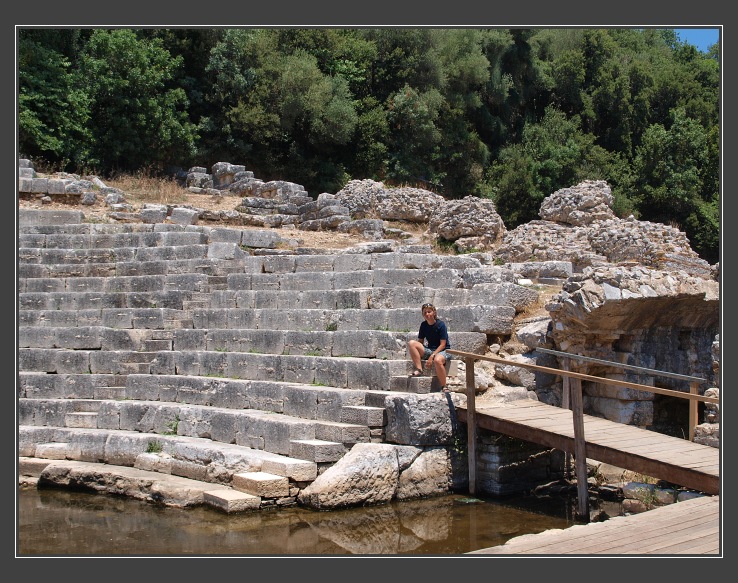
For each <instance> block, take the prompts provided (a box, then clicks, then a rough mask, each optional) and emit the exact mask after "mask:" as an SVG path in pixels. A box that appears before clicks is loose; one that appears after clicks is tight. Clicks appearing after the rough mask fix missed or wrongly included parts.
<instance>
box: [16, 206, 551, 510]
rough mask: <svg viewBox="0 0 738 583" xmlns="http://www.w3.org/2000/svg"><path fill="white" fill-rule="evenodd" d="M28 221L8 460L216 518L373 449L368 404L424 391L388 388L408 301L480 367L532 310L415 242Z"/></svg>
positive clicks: (379, 435) (282, 498) (424, 380)
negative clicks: (99, 475)
mask: <svg viewBox="0 0 738 583" xmlns="http://www.w3.org/2000/svg"><path fill="white" fill-rule="evenodd" d="M55 214H59V213H55ZM70 214H78V213H70ZM33 218H34V219H35V220H30V219H29V220H28V221H24V219H23V217H22V216H21V220H20V227H19V237H18V245H19V249H18V261H19V266H18V379H19V380H18V425H19V427H18V430H19V431H18V440H19V442H18V447H19V452H18V454H19V456H20V457H21V458H23V459H44V460H67V461H70V462H72V461H74V462H80V463H90V462H93V463H104V464H112V465H117V466H126V467H130V468H137V469H139V470H141V471H146V472H158V473H161V474H170V475H175V476H180V477H183V478H187V479H191V480H196V481H200V482H205V483H208V484H212V485H213V489H211V490H207V486H205V487H204V488H203V491H204V492H205V493H206V494H207V493H208V492H211V493H210V494H208V495H207V496H206V495H203V496H204V497H203V501H205V502H206V503H211V504H212V505H214V506H216V507H219V508H222V509H226V510H229V511H230V510H233V509H237V510H240V509H245V508H256V507H265V506H270V505H274V504H280V505H284V504H290V503H294V502H295V499H296V496H297V493H298V492H299V491H300V489H302V488H304V487H306V486H307V485H308V484H309V483H311V482H312V481H313V480H314V479H315V478H316V477H317V476H318V475H319V474H320V473H322V472H323V471H325V470H326V469H327V468H328V467H330V466H331V465H333V464H334V463H335V462H337V461H338V460H340V459H341V458H342V457H343V456H344V455H345V454H346V452H347V451H348V450H350V449H351V447H352V446H353V445H354V444H356V443H371V442H374V443H382V442H385V440H386V437H387V433H386V426H387V423H388V419H387V410H386V406H387V399H396V398H400V399H402V398H407V396H411V395H429V394H431V393H435V392H438V390H439V386H438V382H437V379H436V378H435V376H433V375H432V374H430V373H428V374H426V375H424V376H421V377H417V378H409V377H408V376H407V375H408V373H409V372H410V370H411V368H412V367H411V363H410V361H409V360H408V358H407V356H406V352H405V343H406V341H407V340H408V339H409V338H413V337H415V336H416V333H417V328H418V326H419V324H420V321H421V316H420V309H419V306H420V305H421V304H422V303H424V302H428V301H430V302H433V303H435V304H436V305H437V306H439V315H440V317H441V318H442V319H443V320H444V321H446V323H447V324H448V326H449V330H450V331H451V334H452V339H453V346H454V348H457V349H460V350H465V351H469V352H475V353H480V354H481V353H484V352H485V350H486V348H487V344H488V335H491V336H495V337H500V336H505V335H508V336H509V335H510V334H511V332H512V326H513V318H514V316H515V314H516V313H517V312H518V311H520V310H522V309H523V308H524V307H525V306H526V305H527V304H529V303H531V302H533V301H535V300H536V299H537V292H535V291H533V290H532V289H530V288H528V287H524V286H520V285H518V284H516V283H515V280H516V277H515V274H514V273H513V272H512V271H510V270H509V269H505V268H502V267H496V266H491V265H486V264H484V263H483V261H482V259H480V258H478V257H473V256H440V255H435V254H433V253H432V252H431V250H430V249H427V248H425V247H420V246H418V247H412V246H407V247H405V248H400V249H394V248H393V247H388V246H387V245H383V244H375V245H367V246H366V248H354V249H351V250H347V251H343V250H341V251H339V250H315V249H305V248H297V249H291V250H283V249H276V248H275V238H274V235H273V233H272V232H270V231H269V230H265V231H257V230H238V229H213V228H210V227H198V226H187V227H184V226H181V225H174V224H162V223H158V224H150V225H147V224H136V223H123V224H85V223H81V222H75V221H72V222H70V223H68V224H53V223H54V222H55V221H52V220H42V221H40V222H39V221H38V219H37V217H35V216H34V217H33ZM67 218H68V217H64V216H63V217H61V218H60V220H57V221H56V222H57V223H63V222H64V220H67ZM456 365H457V363H456V362H455V361H453V360H452V361H451V362H450V363H449V364H448V365H447V366H448V373H449V375H450V376H451V377H453V376H455V375H456ZM439 397H440V394H439ZM403 445H420V444H413V443H407V444H403ZM427 445H429V444H427V443H423V444H422V446H427ZM436 445H448V444H436ZM26 463H28V464H30V462H26ZM60 463H61V462H60ZM30 465H32V464H30ZM59 471H61V470H59ZM68 471H71V470H68ZM216 486H217V488H216ZM234 491H235V492H237V493H234ZM208 500H209V502H208Z"/></svg>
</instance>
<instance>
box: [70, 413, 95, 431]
mask: <svg viewBox="0 0 738 583" xmlns="http://www.w3.org/2000/svg"><path fill="white" fill-rule="evenodd" d="M64 427H86V428H92V429H96V428H97V413H93V412H91V411H90V412H87V411H80V412H76V413H66V414H65V415H64Z"/></svg>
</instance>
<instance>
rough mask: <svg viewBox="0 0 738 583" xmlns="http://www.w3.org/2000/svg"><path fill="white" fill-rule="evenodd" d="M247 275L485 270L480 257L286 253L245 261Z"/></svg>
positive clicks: (337, 252)
mask: <svg viewBox="0 0 738 583" xmlns="http://www.w3.org/2000/svg"><path fill="white" fill-rule="evenodd" d="M244 264H245V271H246V272H247V273H271V274H275V273H295V272H310V271H334V272H345V271H360V270H374V269H406V270H428V269H444V268H447V269H467V268H477V267H482V266H483V265H484V263H483V262H482V260H481V259H480V258H479V257H473V256H471V255H462V256H460V255H439V254H435V253H432V252H430V251H427V252H406V251H404V250H403V251H389V252H381V253H360V252H358V253H357V250H356V249H351V250H349V251H347V250H335V251H327V252H325V253H320V254H313V253H285V254H279V255H256V254H255V255H252V256H250V257H247V258H246V259H245V260H244Z"/></svg>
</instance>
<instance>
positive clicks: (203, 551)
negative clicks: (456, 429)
mask: <svg viewBox="0 0 738 583" xmlns="http://www.w3.org/2000/svg"><path fill="white" fill-rule="evenodd" d="M17 502H18V514H17V518H18V534H17V555H18V556H29V555H34V556H35V555H45V556H123V555H125V556H176V555H255V556H258V555H261V556H271V555H316V556H330V555H458V554H463V553H466V552H469V551H472V550H477V549H480V548H485V547H491V546H496V545H500V544H503V543H505V542H506V541H507V540H509V539H510V538H513V537H515V536H519V535H522V534H528V533H536V532H541V531H544V530H547V529H551V528H568V527H569V526H572V525H573V524H575V521H574V519H573V516H574V507H575V505H576V500H574V501H572V500H568V499H564V498H546V499H537V498H532V497H526V498H516V499H506V500H504V501H499V500H484V499H478V498H469V497H464V496H461V495H449V496H443V497H440V498H430V499H423V500H413V501H403V502H398V503H391V504H386V505H382V506H373V507H365V508H353V509H347V510H338V511H336V510H333V511H330V512H326V511H322V512H320V511H314V510H309V509H305V508H300V507H291V508H280V509H275V510H260V511H254V512H247V513H240V514H232V515H227V514H225V513H222V512H220V511H218V510H215V509H213V508H211V507H208V506H202V507H196V508H190V509H178V508H165V507H162V506H157V505H154V504H151V503H147V502H142V501H140V500H134V499H130V498H119V497H115V496H110V495H102V494H94V493H85V492H74V491H69V490H63V489H61V490H59V489H40V490H36V489H22V490H19V492H18V498H17ZM615 513H617V511H615Z"/></svg>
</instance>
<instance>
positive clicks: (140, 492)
mask: <svg viewBox="0 0 738 583" xmlns="http://www.w3.org/2000/svg"><path fill="white" fill-rule="evenodd" d="M38 487H39V488H41V487H65V488H74V489H82V490H91V491H95V492H99V493H105V494H117V495H122V496H128V497H130V498H135V499H138V500H144V501H147V502H154V503H157V504H163V505H165V506H174V507H180V508H186V507H191V506H197V505H200V504H205V503H206V500H205V492H209V493H211V495H212V493H213V492H219V491H221V490H227V491H230V490H232V488H230V487H228V486H219V485H218V484H213V483H212V482H201V481H199V480H192V479H190V478H183V477H180V476H174V475H169V474H159V473H157V472H150V471H147V470H140V469H137V468H130V467H126V466H114V465H110V464H99V463H91V462H76V461H61V460H59V461H53V462H51V463H49V464H48V465H47V466H46V467H45V468H44V469H43V470H42V471H41V475H40V476H39V480H38Z"/></svg>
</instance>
